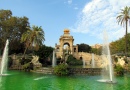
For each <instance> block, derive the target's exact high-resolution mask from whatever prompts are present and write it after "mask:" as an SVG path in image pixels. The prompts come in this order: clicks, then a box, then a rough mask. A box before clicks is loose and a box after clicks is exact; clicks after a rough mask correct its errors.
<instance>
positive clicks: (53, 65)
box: [52, 50, 56, 67]
mask: <svg viewBox="0 0 130 90" xmlns="http://www.w3.org/2000/svg"><path fill="white" fill-rule="evenodd" d="M55 66H56V57H55V50H53V57H52V67H55Z"/></svg>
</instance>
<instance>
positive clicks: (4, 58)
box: [0, 40, 9, 76]
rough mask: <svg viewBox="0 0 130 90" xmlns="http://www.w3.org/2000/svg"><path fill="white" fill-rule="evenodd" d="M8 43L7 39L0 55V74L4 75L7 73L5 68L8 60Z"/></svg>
mask: <svg viewBox="0 0 130 90" xmlns="http://www.w3.org/2000/svg"><path fill="white" fill-rule="evenodd" d="M8 45H9V41H8V40H6V45H5V48H4V52H3V56H2V60H1V64H0V66H1V67H0V76H4V75H7V74H5V73H6V70H7V62H8Z"/></svg>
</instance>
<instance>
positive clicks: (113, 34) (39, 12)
mask: <svg viewBox="0 0 130 90" xmlns="http://www.w3.org/2000/svg"><path fill="white" fill-rule="evenodd" d="M125 6H130V0H0V9H5V10H7V9H8V10H11V11H12V13H13V16H18V17H23V16H26V17H28V18H29V22H30V25H31V26H32V25H36V26H42V28H43V30H44V32H45V39H46V40H45V42H44V44H45V45H47V46H52V47H54V46H55V43H57V44H59V38H60V36H61V35H63V30H64V29H65V28H68V29H70V34H71V35H72V36H73V37H74V39H75V40H74V44H81V43H86V44H88V45H94V44H97V43H98V44H102V42H103V40H102V36H103V35H102V32H103V30H106V31H107V32H108V37H109V42H111V41H114V40H117V39H119V38H120V37H122V36H124V34H125V28H124V27H122V26H120V25H118V24H117V21H116V16H118V13H119V12H120V9H121V8H124V7H125ZM129 29H130V27H129ZM129 29H128V32H130V30H129Z"/></svg>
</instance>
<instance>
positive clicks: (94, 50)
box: [91, 47, 102, 55]
mask: <svg viewBox="0 0 130 90" xmlns="http://www.w3.org/2000/svg"><path fill="white" fill-rule="evenodd" d="M101 52H102V47H100V48H92V49H91V53H94V54H97V55H101V54H102V53H101Z"/></svg>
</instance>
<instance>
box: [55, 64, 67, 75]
mask: <svg viewBox="0 0 130 90" xmlns="http://www.w3.org/2000/svg"><path fill="white" fill-rule="evenodd" d="M54 73H55V74H56V75H59V76H64V75H68V74H69V71H68V65H66V64H64V63H62V64H59V65H57V66H55V67H54Z"/></svg>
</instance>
